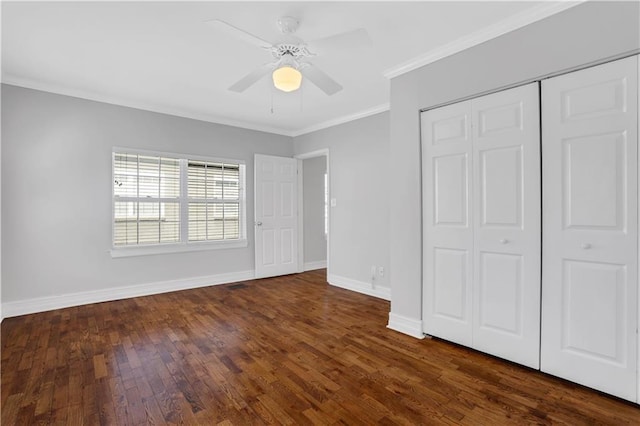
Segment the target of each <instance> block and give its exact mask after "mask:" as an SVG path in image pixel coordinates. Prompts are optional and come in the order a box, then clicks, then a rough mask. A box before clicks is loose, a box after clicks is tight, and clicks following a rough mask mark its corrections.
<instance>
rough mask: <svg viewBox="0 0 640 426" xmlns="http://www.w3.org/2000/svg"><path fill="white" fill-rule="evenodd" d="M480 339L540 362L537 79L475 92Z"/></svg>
mask: <svg viewBox="0 0 640 426" xmlns="http://www.w3.org/2000/svg"><path fill="white" fill-rule="evenodd" d="M472 110H473V133H474V145H473V161H474V163H473V169H474V171H475V173H474V178H473V182H474V204H473V205H474V209H475V211H476V212H477V214H476V215H475V216H474V219H475V220H474V225H475V226H474V258H475V260H476V267H475V271H474V275H475V277H474V287H473V312H474V317H475V319H474V326H473V347H474V348H476V349H479V350H481V351H484V352H487V353H491V354H493V355H496V356H499V357H502V358H505V359H508V360H511V361H515V362H518V363H520V364H524V365H527V366H530V367H533V368H539V344H540V244H541V242H540V239H541V238H540V118H539V93H538V84H537V83H533V84H529V85H526V86H522V87H518V88H515V89H510V90H506V91H503V92H498V93H495V94H492V95H488V96H483V97H481V98H478V99H474V100H472Z"/></svg>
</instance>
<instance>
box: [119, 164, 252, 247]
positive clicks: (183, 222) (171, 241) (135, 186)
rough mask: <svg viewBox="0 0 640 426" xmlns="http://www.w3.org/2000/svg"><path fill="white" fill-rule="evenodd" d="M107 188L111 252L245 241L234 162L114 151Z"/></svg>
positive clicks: (238, 167) (239, 174)
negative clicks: (110, 209) (110, 208)
mask: <svg viewBox="0 0 640 426" xmlns="http://www.w3.org/2000/svg"><path fill="white" fill-rule="evenodd" d="M183 180H184V182H183ZM113 184H114V187H113V247H114V249H117V248H126V247H141V246H159V245H165V246H166V245H187V244H189V243H191V242H193V243H195V242H212V243H214V242H222V243H223V242H226V241H229V240H235V241H238V240H243V239H245V235H244V229H245V226H244V221H245V214H244V188H243V185H244V164H242V163H240V162H238V163H234V162H229V161H227V160H225V161H216V160H213V161H208V160H203V159H197V160H191V159H188V158H181V157H179V156H178V155H175V156H172V154H166V155H150V154H146V153H144V154H142V153H135V152H133V153H132V152H114V153H113Z"/></svg>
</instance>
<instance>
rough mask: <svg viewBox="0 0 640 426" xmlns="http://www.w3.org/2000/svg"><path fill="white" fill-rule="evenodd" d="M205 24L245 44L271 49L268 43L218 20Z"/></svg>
mask: <svg viewBox="0 0 640 426" xmlns="http://www.w3.org/2000/svg"><path fill="white" fill-rule="evenodd" d="M205 24H209V25H211V26H212V27H213V28H215V29H216V30H218V31H220V32H221V33H225V34H228V35H230V36H232V37H235V38H237V39H238V40H242V41H244V42H246V43H249V44H253V45H254V46H258V47H262V48H265V49H269V48H271V46H273V45H272V44H271V43H269V42H268V41H266V40H263V39H261V38H260V37H258V36H255V35H253V34H250V33H248V32H246V31H244V30H241V29H240V28H237V27H234V26H233V25H231V24H229V23H227V22H224V21H221V20H219V19H213V20H211V21H206V22H205Z"/></svg>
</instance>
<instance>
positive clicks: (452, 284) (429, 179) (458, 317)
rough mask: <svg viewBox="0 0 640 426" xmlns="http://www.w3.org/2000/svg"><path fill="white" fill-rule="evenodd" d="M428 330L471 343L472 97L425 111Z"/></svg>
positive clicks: (425, 301)
mask: <svg viewBox="0 0 640 426" xmlns="http://www.w3.org/2000/svg"><path fill="white" fill-rule="evenodd" d="M421 132H422V137H421V139H422V167H423V172H422V180H423V182H422V188H423V208H422V212H423V218H422V223H423V262H422V263H423V280H424V282H423V289H424V291H423V304H422V306H423V324H424V329H423V331H424V332H425V333H426V334H429V335H432V336H437V337H442V338H444V339H447V340H450V341H452V342H455V343H460V344H462V345H466V346H471V344H472V337H471V334H472V324H471V321H472V318H471V301H472V293H471V284H472V279H473V275H472V274H473V266H472V262H473V230H472V228H471V226H472V223H473V219H472V218H471V206H470V204H471V202H470V199H471V198H470V195H471V194H470V177H471V175H472V169H471V161H472V142H471V139H472V137H471V103H470V102H462V103H458V104H454V105H449V106H445V107H442V108H438V109H434V110H431V111H426V112H423V113H422V114H421Z"/></svg>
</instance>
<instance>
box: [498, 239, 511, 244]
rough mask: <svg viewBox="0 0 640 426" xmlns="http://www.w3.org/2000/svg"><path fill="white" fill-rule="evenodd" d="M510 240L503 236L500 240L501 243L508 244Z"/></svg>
mask: <svg viewBox="0 0 640 426" xmlns="http://www.w3.org/2000/svg"><path fill="white" fill-rule="evenodd" d="M508 242H509V240H507V239H506V238H502V239H501V240H500V244H507V243H508Z"/></svg>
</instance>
